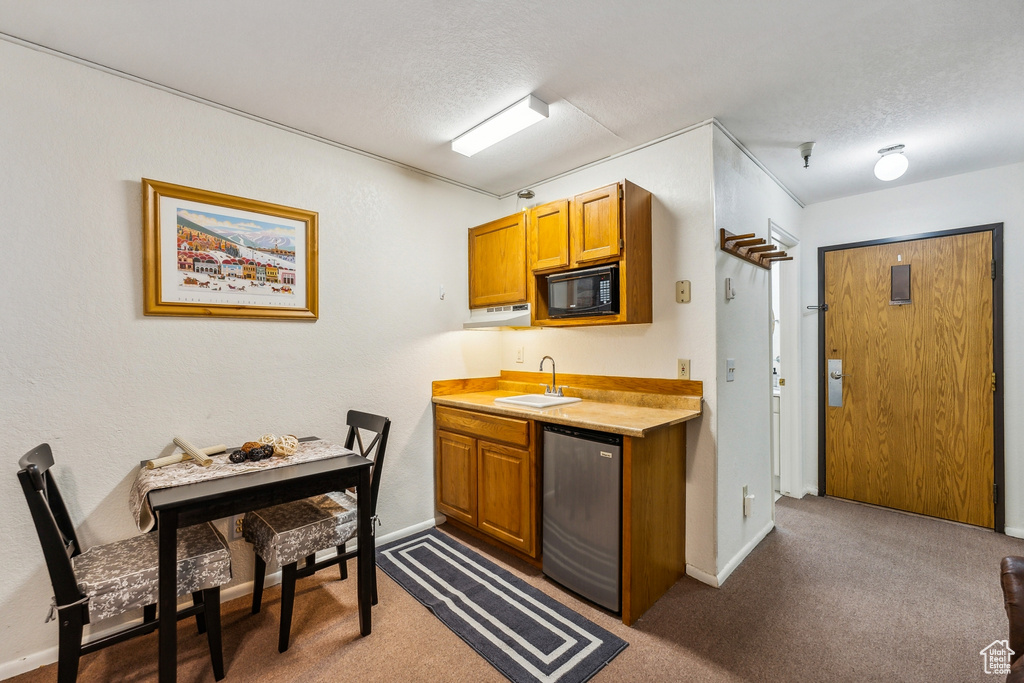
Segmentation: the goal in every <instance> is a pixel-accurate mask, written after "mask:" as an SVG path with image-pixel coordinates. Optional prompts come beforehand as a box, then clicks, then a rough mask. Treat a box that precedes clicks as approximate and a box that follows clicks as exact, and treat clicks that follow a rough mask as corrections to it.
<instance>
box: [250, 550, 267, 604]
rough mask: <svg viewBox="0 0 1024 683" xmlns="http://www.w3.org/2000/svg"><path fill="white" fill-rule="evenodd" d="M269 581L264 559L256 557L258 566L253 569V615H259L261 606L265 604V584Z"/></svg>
mask: <svg viewBox="0 0 1024 683" xmlns="http://www.w3.org/2000/svg"><path fill="white" fill-rule="evenodd" d="M266 580H267V563H266V562H264V561H263V558H262V557H260V556H259V555H256V565H255V566H254V567H253V577H252V613H253V614H259V613H260V606H261V605H262V604H263V582H264V581H266Z"/></svg>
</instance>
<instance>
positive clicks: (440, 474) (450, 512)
mask: <svg viewBox="0 0 1024 683" xmlns="http://www.w3.org/2000/svg"><path fill="white" fill-rule="evenodd" d="M434 453H435V455H434V478H435V480H436V481H437V508H438V509H439V510H441V511H442V512H444V514H446V515H447V516H449V517H451V518H452V519H457V520H459V521H460V522H464V523H466V524H472V525H473V526H476V511H477V505H476V493H477V483H476V482H477V474H476V464H477V455H476V439H472V438H470V437H468V436H462V435H461V434H452V433H450V432H441V431H439V432H438V433H437V446H436V449H435V451H434Z"/></svg>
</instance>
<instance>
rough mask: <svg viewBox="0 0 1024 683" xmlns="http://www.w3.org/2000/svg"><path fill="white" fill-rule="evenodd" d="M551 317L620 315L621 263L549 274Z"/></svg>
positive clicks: (549, 312) (549, 313)
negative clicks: (619, 264)
mask: <svg viewBox="0 0 1024 683" xmlns="http://www.w3.org/2000/svg"><path fill="white" fill-rule="evenodd" d="M547 280H548V317H549V318H576V317H580V316H587V315H618V313H619V266H618V264H614V265H610V266H598V267H596V268H584V269H582V270H570V271H568V272H566V273H556V274H554V275H548V277H547Z"/></svg>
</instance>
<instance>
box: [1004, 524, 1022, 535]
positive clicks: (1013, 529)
mask: <svg viewBox="0 0 1024 683" xmlns="http://www.w3.org/2000/svg"><path fill="white" fill-rule="evenodd" d="M1003 533H1004V534H1006V535H1007V536H1013V537H1014V538H1024V529H1018V528H1016V527H1009V526H1008V527H1004V528H1003Z"/></svg>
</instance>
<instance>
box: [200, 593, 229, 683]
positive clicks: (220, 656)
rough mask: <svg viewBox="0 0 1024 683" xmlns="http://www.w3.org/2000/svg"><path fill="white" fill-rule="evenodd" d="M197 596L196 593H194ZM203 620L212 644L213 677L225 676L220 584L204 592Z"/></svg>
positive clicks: (208, 639)
mask: <svg viewBox="0 0 1024 683" xmlns="http://www.w3.org/2000/svg"><path fill="white" fill-rule="evenodd" d="M193 596H195V593H193ZM200 600H201V601H202V603H203V615H204V617H205V618H204V619H203V621H204V622H205V623H206V639H207V641H208V642H209V644H210V663H211V664H213V677H214V679H216V680H218V681H219V680H220V679H222V678H224V649H223V647H221V640H220V586H215V587H213V588H208V589H206V590H204V591H203V592H202V595H201V596H200Z"/></svg>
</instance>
